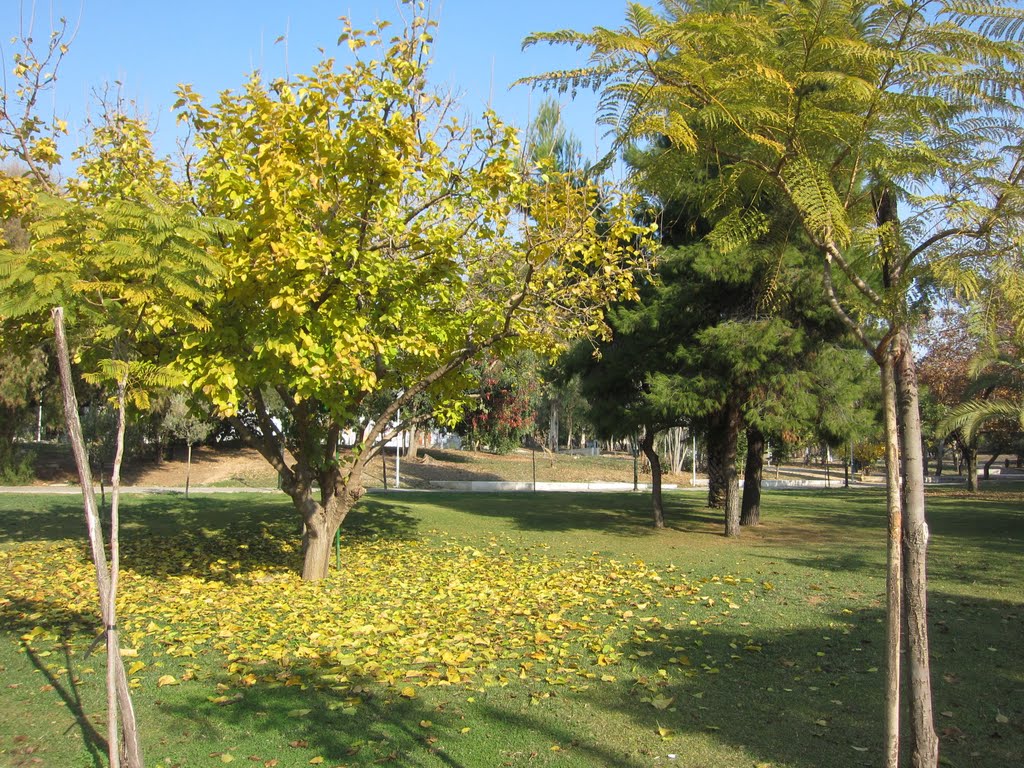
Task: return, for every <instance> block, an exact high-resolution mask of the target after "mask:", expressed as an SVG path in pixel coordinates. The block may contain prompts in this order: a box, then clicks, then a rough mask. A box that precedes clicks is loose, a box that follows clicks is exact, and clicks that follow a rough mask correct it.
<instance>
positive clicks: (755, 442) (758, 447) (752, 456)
mask: <svg viewBox="0 0 1024 768" xmlns="http://www.w3.org/2000/svg"><path fill="white" fill-rule="evenodd" d="M763 470H764V433H763V432H761V430H759V429H758V428H757V427H749V428H748V429H747V463H746V466H745V467H744V469H743V505H742V509H741V510H740V525H760V524H761V474H762V471H763Z"/></svg>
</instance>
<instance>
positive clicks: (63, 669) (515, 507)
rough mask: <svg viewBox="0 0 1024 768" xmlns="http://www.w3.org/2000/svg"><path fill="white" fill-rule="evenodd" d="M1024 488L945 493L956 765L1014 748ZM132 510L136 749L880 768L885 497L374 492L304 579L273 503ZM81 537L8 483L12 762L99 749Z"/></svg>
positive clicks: (2, 567)
mask: <svg viewBox="0 0 1024 768" xmlns="http://www.w3.org/2000/svg"><path fill="white" fill-rule="evenodd" d="M1022 501H1024V495H1022V494H1021V493H1019V492H1006V493H1001V492H993V493H985V494H983V495H981V496H976V497H970V496H966V495H964V494H962V493H960V492H957V491H941V492H935V493H933V494H932V495H931V496H930V497H929V518H930V525H931V532H932V539H931V550H930V552H931V559H930V571H931V582H930V601H931V602H930V611H931V622H932V633H931V637H932V656H933V677H934V692H935V701H936V724H937V727H938V728H939V730H940V732H941V737H942V753H943V760H944V762H945V764H948V765H952V766H981V767H984V766H991V768H997V767H999V768H1002V767H1003V766H1008V765H1015V764H1019V762H1020V756H1021V755H1024V645H1022V643H1021V641H1020V638H1021V635H1022V628H1024V626H1022V625H1024V605H1022V604H1024V592H1022V590H1021V588H1020V573H1021V571H1020V569H1021V563H1022V555H1024V525H1022V523H1024V511H1022ZM124 505H125V508H124V526H125V527H124V532H123V539H124V545H123V546H124V550H125V552H124V567H125V573H124V578H123V589H122V600H121V620H120V624H121V626H122V629H123V632H124V645H125V647H126V648H127V649H128V653H129V655H127V656H126V658H125V661H126V663H127V664H128V665H129V670H130V676H131V677H132V679H133V681H134V685H135V697H136V706H137V709H138V714H139V720H140V723H141V728H142V733H143V738H144V751H145V754H146V759H147V765H150V766H214V765H222V764H225V763H228V762H238V763H239V764H245V765H266V766H274V765H278V766H281V767H282V768H287V767H288V766H305V765H324V766H340V765H372V764H393V765H402V766H464V767H465V768H476V767H477V766H503V765H509V766H518V765H531V766H532V765H541V766H544V765H549V766H657V765H664V766H687V767H689V768H698V767H701V768H712V767H717V766H737V767H739V768H755V767H758V766H760V767H763V766H773V767H778V768H781V767H782V766H791V767H793V768H798V767H799V768H820V767H822V766H859V765H871V766H874V765H878V764H879V763H880V759H881V757H880V756H881V749H880V745H881V742H882V730H883V723H882V697H883V669H882V667H883V656H884V647H883V643H884V639H883V626H882V620H883V614H884V556H885V546H884V545H885V542H884V507H883V505H884V497H883V495H882V493H881V492H875V491H841V490H835V491H822V490H815V491H805V492H797V491H788V492H775V493H767V494H766V495H765V500H764V512H763V514H764V520H765V524H764V525H763V526H761V527H760V528H759V529H757V530H753V531H745V532H744V536H743V537H742V538H741V539H740V540H734V541H727V540H725V539H724V538H723V537H722V536H721V528H722V525H721V523H720V520H719V516H718V515H717V514H712V513H711V512H709V511H708V510H706V509H704V508H703V507H702V498H701V497H700V496H699V495H697V494H692V493H691V494H684V493H679V494H671V495H669V496H668V497H667V510H666V516H667V518H668V521H669V525H670V529H669V530H667V531H664V532H661V533H656V532H654V531H653V530H652V529H651V528H649V526H648V509H647V505H648V500H647V498H646V497H645V496H643V495H632V494H607V495H605V494H575V495H568V494H564V495H560V494H507V495H472V494H436V493H434V494H427V493H401V494H390V495H375V496H371V497H369V498H367V499H365V500H364V501H363V502H362V503H361V504H360V506H359V507H358V508H357V509H356V510H355V511H354V512H353V513H352V515H351V516H350V518H349V520H348V521H347V522H346V525H345V526H344V536H343V539H342V547H341V552H340V557H341V562H342V568H341V570H340V571H335V570H333V569H332V572H331V575H330V577H329V578H328V579H327V580H325V581H324V582H322V583H319V584H316V585H310V584H303V583H301V582H300V581H298V579H297V578H296V577H295V576H294V571H295V569H296V568H297V564H298V562H299V555H298V552H297V547H296V544H297V536H296V531H295V518H294V513H293V512H292V511H291V509H290V507H289V505H288V504H287V503H286V501H285V500H283V497H274V496H272V497H269V498H268V497H267V496H262V495H260V496H256V495H253V496H241V497H230V498H225V497H223V496H205V497H204V496H196V497H195V498H194V499H192V500H191V501H185V500H184V499H182V498H181V497H179V496H149V497H126V498H125V499H124ZM84 540H85V537H84V524H83V523H82V522H81V508H80V506H79V505H78V503H77V500H76V499H75V498H73V497H39V496H34V497H26V496H22V497H16V496H8V497H0V585H2V589H0V673H2V676H0V680H2V682H0V762H3V761H6V763H7V764H9V765H17V766H21V765H26V766H27V765H43V766H57V767H61V768H63V767H65V766H66V767H68V768H74V767H76V766H100V765H103V764H104V760H103V758H102V752H103V749H104V747H103V743H102V739H103V734H104V733H105V723H104V704H103V682H102V674H103V665H104V659H103V654H102V650H100V651H99V652H98V653H96V654H95V655H93V656H90V657H88V658H86V657H85V653H86V651H87V649H88V647H89V645H90V644H91V642H92V640H93V638H94V637H95V631H96V624H97V621H96V617H95V613H96V611H95V609H94V608H93V607H92V606H93V603H94V602H95V600H94V598H93V596H92V595H93V590H94V587H93V586H92V584H91V574H90V572H89V570H90V566H89V563H88V560H87V559H86V554H85V546H84ZM320 758H322V761H321V760H320ZM274 761H277V762H276V763H275V762H274Z"/></svg>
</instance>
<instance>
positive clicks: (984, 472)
mask: <svg viewBox="0 0 1024 768" xmlns="http://www.w3.org/2000/svg"><path fill="white" fill-rule="evenodd" d="M998 458H999V454H998V453H993V454H992V455H991V456H990V457H989V459H988V461H986V462H985V468H984V469H983V470H982V475H981V476H982V477H983V478H985V479H986V480H988V479H989V470H990V469H992V465H993V464H995V463H996V459H998Z"/></svg>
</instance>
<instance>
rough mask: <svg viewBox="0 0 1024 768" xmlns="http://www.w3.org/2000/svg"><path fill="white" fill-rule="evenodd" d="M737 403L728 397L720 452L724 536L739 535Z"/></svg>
mask: <svg viewBox="0 0 1024 768" xmlns="http://www.w3.org/2000/svg"><path fill="white" fill-rule="evenodd" d="M742 419H743V417H742V415H741V413H740V406H739V403H738V402H736V400H735V398H733V397H730V398H729V400H728V402H727V403H726V418H725V450H724V451H723V452H722V463H723V465H724V466H723V468H722V470H723V474H724V475H725V535H726V536H739V535H740V477H739V472H737V470H736V453H737V450H738V447H739V442H740V426H741V422H742Z"/></svg>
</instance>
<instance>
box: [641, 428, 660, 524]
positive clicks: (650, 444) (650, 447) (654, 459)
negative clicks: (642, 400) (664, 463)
mask: <svg viewBox="0 0 1024 768" xmlns="http://www.w3.org/2000/svg"><path fill="white" fill-rule="evenodd" d="M640 450H642V451H643V452H644V455H645V456H646V457H647V460H648V461H649V462H650V463H651V506H652V507H653V513H654V527H655V528H664V527H665V510H664V508H663V506H662V503H661V459H660V458H659V457H658V452H657V451H656V450H654V430H653V429H651V428H650V427H648V428H647V429H645V430H644V436H643V439H642V440H641V441H640Z"/></svg>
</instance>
